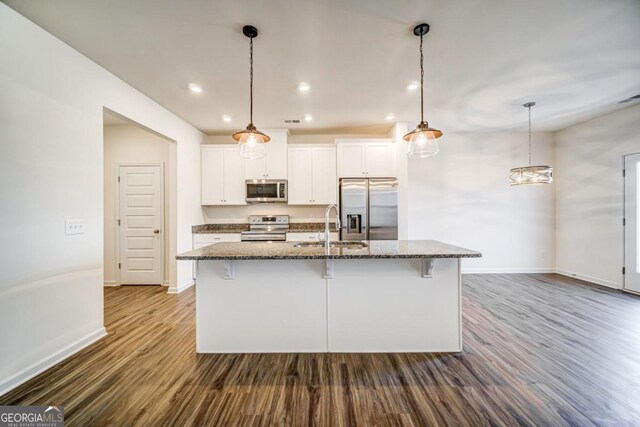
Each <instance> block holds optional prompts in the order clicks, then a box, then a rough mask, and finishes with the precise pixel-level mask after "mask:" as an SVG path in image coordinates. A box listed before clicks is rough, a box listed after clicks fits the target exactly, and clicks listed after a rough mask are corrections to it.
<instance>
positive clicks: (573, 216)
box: [554, 105, 640, 288]
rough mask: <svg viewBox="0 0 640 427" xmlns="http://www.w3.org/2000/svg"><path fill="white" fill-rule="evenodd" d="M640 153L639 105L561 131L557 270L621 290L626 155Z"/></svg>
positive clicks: (558, 141) (557, 175) (557, 174)
mask: <svg viewBox="0 0 640 427" xmlns="http://www.w3.org/2000/svg"><path fill="white" fill-rule="evenodd" d="M638 152H640V105H635V106H633V107H629V108H626V109H624V110H620V111H617V112H614V113H611V114H607V115H605V116H602V117H599V118H597V119H594V120H590V121H588V122H585V123H581V124H577V125H575V126H571V127H569V128H567V129H564V130H562V131H560V132H557V134H556V159H555V161H556V169H555V170H554V174H555V186H556V194H557V205H556V210H557V213H556V215H557V216H556V254H557V255H556V263H557V269H558V272H561V273H563V274H568V275H575V276H577V277H579V278H583V279H585V280H588V281H591V282H595V283H599V284H602V285H606V286H610V287H613V288H622V284H623V276H622V265H623V260H622V254H623V247H622V245H623V240H622V235H623V227H622V197H623V178H622V156H623V155H625V154H631V153H638Z"/></svg>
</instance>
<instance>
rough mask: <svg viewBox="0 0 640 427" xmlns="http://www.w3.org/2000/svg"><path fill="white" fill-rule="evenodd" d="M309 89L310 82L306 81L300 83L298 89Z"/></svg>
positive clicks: (307, 90)
mask: <svg viewBox="0 0 640 427" xmlns="http://www.w3.org/2000/svg"><path fill="white" fill-rule="evenodd" d="M309 89H311V86H310V85H309V83H306V82H300V83H298V90H299V91H300V92H309Z"/></svg>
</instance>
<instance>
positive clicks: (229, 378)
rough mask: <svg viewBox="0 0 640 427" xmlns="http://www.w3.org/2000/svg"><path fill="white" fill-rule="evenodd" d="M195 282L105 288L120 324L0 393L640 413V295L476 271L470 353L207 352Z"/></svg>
mask: <svg viewBox="0 0 640 427" xmlns="http://www.w3.org/2000/svg"><path fill="white" fill-rule="evenodd" d="M194 294H195V293H194V289H189V290H188V291H186V292H184V293H183V294H180V295H167V294H166V288H160V287H121V288H107V289H105V311H106V313H105V321H106V326H107V331H108V332H109V335H108V336H107V337H106V338H104V339H103V340H101V341H100V342H98V343H96V344H94V345H92V346H90V347H88V348H86V349H85V350H83V351H81V352H80V353H78V354H77V355H75V356H74V357H72V358H70V359H68V360H66V361H65V362H63V363H61V364H59V365H56V366H55V367H53V368H51V369H49V370H48V371H46V372H44V373H43V374H41V375H39V376H38V377H36V378H34V379H32V380H30V381H28V382H27V383H25V384H23V385H22V386H20V387H18V388H17V389H15V390H13V391H12V392H10V393H8V394H6V395H4V396H1V397H0V404H2V405H28V404H40V405H54V404H55V405H64V406H65V413H66V422H67V424H66V425H68V426H93V425H118V426H119V425H126V426H132V425H144V426H164V425H166V426H188V425H197V426H206V425H221V426H233V425H286V426H290V425H300V426H306V425H318V426H325V425H335V426H341V425H345V426H352V425H361V426H370V425H414V426H439V425H452V426H453V425H455V426H458V425H471V426H476V425H489V426H493V425H531V426H534V425H535V426H563V425H570V426H591V425H606V426H621V425H640V298H639V297H635V296H631V295H626V294H623V293H620V292H616V291H609V290H606V289H602V288H598V287H594V286H589V285H586V284H582V283H580V282H578V281H575V280H571V279H568V278H564V277H562V276H558V275H551V274H549V275H541V274H538V275H468V276H464V301H463V308H464V340H465V342H464V352H463V353H460V354H415V353H414V354H253V355H240V354H236V355H197V354H196V353H195V345H194Z"/></svg>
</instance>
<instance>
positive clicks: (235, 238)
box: [192, 233, 240, 279]
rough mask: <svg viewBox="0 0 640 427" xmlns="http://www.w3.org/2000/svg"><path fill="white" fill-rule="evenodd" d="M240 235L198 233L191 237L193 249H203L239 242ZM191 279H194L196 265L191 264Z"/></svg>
mask: <svg viewBox="0 0 640 427" xmlns="http://www.w3.org/2000/svg"><path fill="white" fill-rule="evenodd" d="M239 241H240V233H198V234H193V235H192V242H193V249H200V248H204V247H205V246H209V245H214V244H216V243H221V242H239ZM192 274H193V278H194V279H195V277H196V264H195V262H194V263H193V271H192Z"/></svg>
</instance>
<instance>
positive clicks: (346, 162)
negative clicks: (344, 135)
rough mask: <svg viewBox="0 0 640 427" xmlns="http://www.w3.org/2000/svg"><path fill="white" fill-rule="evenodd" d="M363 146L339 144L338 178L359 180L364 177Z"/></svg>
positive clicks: (358, 144) (359, 144)
mask: <svg viewBox="0 0 640 427" xmlns="http://www.w3.org/2000/svg"><path fill="white" fill-rule="evenodd" d="M363 161H364V155H363V144H361V143H353V144H349V143H343V144H338V176H339V177H340V178H359V177H362V176H364V163H363Z"/></svg>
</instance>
